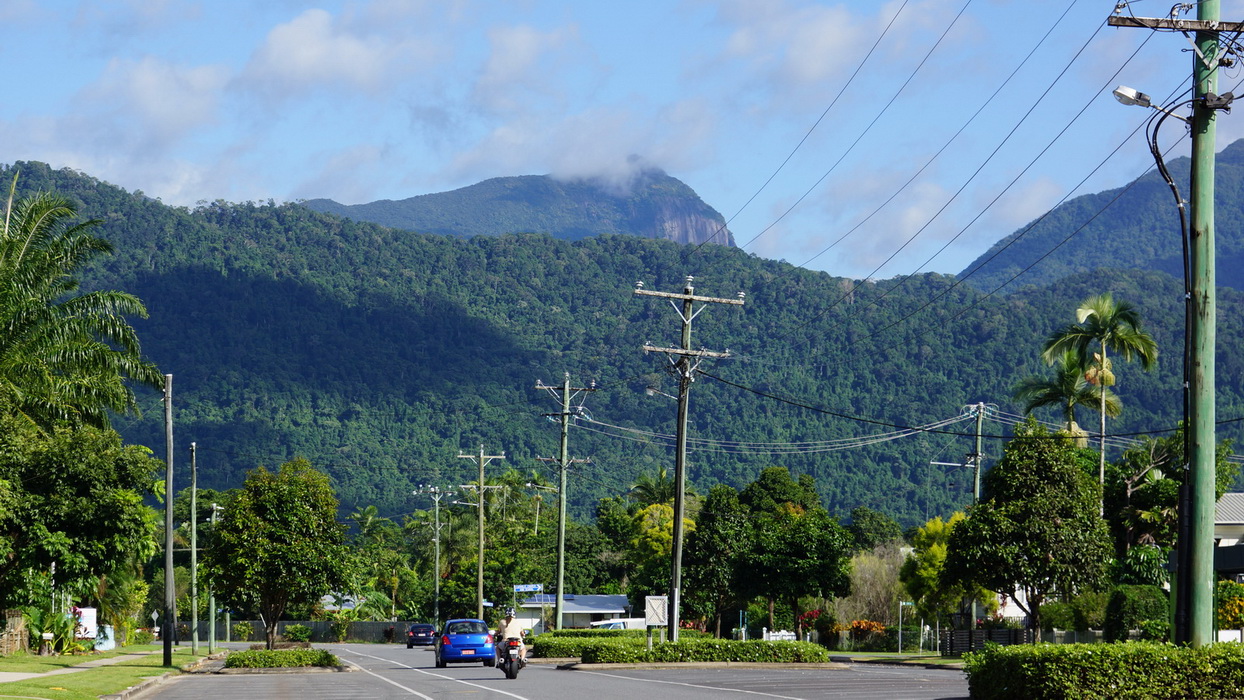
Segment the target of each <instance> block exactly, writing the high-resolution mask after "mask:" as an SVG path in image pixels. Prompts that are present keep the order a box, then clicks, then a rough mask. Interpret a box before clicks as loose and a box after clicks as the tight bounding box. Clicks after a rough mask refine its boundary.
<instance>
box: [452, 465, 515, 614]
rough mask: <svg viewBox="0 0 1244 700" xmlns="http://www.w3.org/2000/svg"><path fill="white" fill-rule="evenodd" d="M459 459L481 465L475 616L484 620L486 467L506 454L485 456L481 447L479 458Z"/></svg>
mask: <svg viewBox="0 0 1244 700" xmlns="http://www.w3.org/2000/svg"><path fill="white" fill-rule="evenodd" d="M458 458H459V459H473V460H475V461H476V464H477V465H479V489H478V492H479V500H478V502H477V505H478V506H479V562H478V565H477V566H476V575H475V614H476V616H477V617H478V618H479V619H481V620H483V619H484V490H485V489H487V488H489V487H487V486H484V466H485V465H487V464H488V463H489V462H491V461H492V460H494V459H505V453H504V452H502V453H501V454H499V455H486V454H484V446H483V445H480V446H479V456H478V457H476V455H468V454H459V455H458ZM461 488H464V489H469V488H472V486H471V485H470V484H463V485H462V486H461ZM492 488H496V487H492Z"/></svg>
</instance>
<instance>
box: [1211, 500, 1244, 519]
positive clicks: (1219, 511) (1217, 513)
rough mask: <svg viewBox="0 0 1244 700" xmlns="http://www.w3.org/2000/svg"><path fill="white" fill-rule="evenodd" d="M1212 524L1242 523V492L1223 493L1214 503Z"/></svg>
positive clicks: (1243, 513)
mask: <svg viewBox="0 0 1244 700" xmlns="http://www.w3.org/2000/svg"><path fill="white" fill-rule="evenodd" d="M1214 524H1216V525H1244V493H1224V494H1223V495H1222V498H1220V499H1218V503H1216V504H1214Z"/></svg>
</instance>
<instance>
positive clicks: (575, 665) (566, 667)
mask: <svg viewBox="0 0 1244 700" xmlns="http://www.w3.org/2000/svg"><path fill="white" fill-rule="evenodd" d="M849 666H850V664H847V663H841V662H837V661H831V662H830V663H808V664H805V663H793V662H792V663H762V662H756V661H671V662H668V663H636V664H625V663H619V664H585V663H583V662H581V661H572V662H570V663H564V664H558V665H557V670H559V671H618V670H628V669H630V670H638V671H652V670H660V669H663V668H705V669H713V668H758V669H795V670H799V671H805V670H812V669H819V670H839V671H840V670H843V669H846V668H848V667H849Z"/></svg>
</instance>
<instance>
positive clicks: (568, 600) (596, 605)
mask: <svg viewBox="0 0 1244 700" xmlns="http://www.w3.org/2000/svg"><path fill="white" fill-rule="evenodd" d="M562 603H563V604H564V605H563V608H562V612H563V613H565V614H574V613H579V614H598V615H625V614H626V608H627V606H628V605H629V603H628V601H627V599H626V596H624V595H572V594H566V595H564V596H562ZM556 604H557V596H556V595H554V594H552V593H537V594H535V595H533V596H531V597H530V598H527V599H526V600H524V601H523V602H522V603H520V604H519V607H520V608H542V607H544V606H546V605H556Z"/></svg>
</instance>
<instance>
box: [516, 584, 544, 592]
mask: <svg viewBox="0 0 1244 700" xmlns="http://www.w3.org/2000/svg"><path fill="white" fill-rule="evenodd" d="M543 590H544V585H543V584H539V583H520V584H516V585H515V586H514V592H515V593H540V592H541V591H543Z"/></svg>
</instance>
